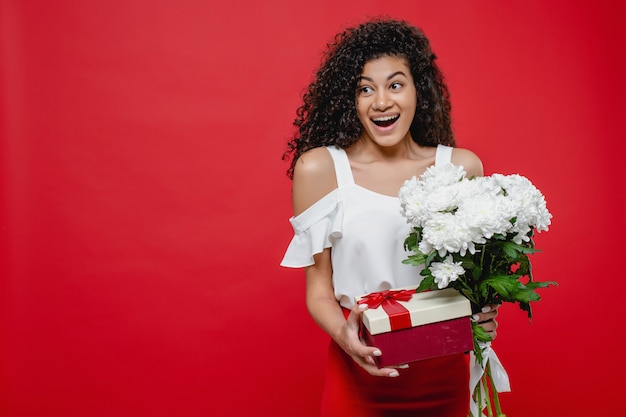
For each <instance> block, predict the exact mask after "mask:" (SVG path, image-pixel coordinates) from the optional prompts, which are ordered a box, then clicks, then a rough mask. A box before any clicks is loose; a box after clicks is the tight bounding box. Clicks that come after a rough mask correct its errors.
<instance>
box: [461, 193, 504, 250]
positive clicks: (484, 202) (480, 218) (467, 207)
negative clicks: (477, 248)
mask: <svg viewBox="0 0 626 417" xmlns="http://www.w3.org/2000/svg"><path fill="white" fill-rule="evenodd" d="M456 215H457V216H458V217H459V218H461V219H462V220H463V222H464V223H466V224H467V225H468V227H469V228H470V229H471V230H473V231H474V234H477V235H480V236H482V237H484V238H487V239H491V237H493V235H494V234H498V233H499V234H506V233H507V232H508V231H509V229H510V228H511V222H510V221H509V220H510V219H511V218H512V217H513V207H512V206H511V205H510V204H507V201H505V200H504V199H503V198H502V197H501V196H500V197H498V196H494V195H491V194H475V195H474V198H466V199H463V200H461V202H460V203H459V210H458V211H457V213H456ZM474 241H475V242H476V243H484V240H483V241H481V242H478V241H477V240H474Z"/></svg>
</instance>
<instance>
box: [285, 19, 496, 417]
mask: <svg viewBox="0 0 626 417" xmlns="http://www.w3.org/2000/svg"><path fill="white" fill-rule="evenodd" d="M435 58H436V57H435V55H434V54H433V53H432V51H431V49H430V45H429V41H428V39H427V38H426V37H425V36H424V34H423V33H422V32H421V31H420V30H419V29H417V28H416V27H414V26H412V25H410V24H408V23H406V22H402V21H394V20H378V19H377V20H372V21H368V22H366V23H363V24H361V25H359V26H356V27H353V28H349V29H346V30H345V31H344V32H342V33H340V34H339V35H337V37H336V38H335V42H334V43H333V44H332V45H330V46H329V48H328V50H327V52H326V54H325V56H324V59H323V62H322V65H321V67H320V69H319V70H318V72H317V74H316V78H315V80H314V81H313V82H312V83H311V84H310V85H309V87H308V90H307V92H306V93H305V94H304V98H303V101H304V103H303V105H302V106H301V107H300V108H299V109H298V118H297V119H296V121H295V125H296V126H297V127H298V128H299V129H298V132H297V133H296V135H295V137H294V138H293V140H292V141H291V142H290V144H289V145H290V150H289V151H288V153H287V155H288V156H289V155H291V156H292V160H291V167H290V170H289V175H290V176H291V177H292V179H293V209H294V217H292V218H291V219H290V221H291V223H292V225H293V227H294V230H295V236H294V238H293V240H292V242H291V243H290V245H289V248H288V249H287V252H286V254H285V257H284V259H283V261H282V263H281V264H282V265H283V266H287V267H304V268H305V271H306V303H307V308H308V310H309V312H310V314H311V316H312V318H313V319H314V320H315V322H316V323H317V324H318V325H319V326H320V327H321V328H322V329H323V330H324V331H325V332H326V333H328V335H329V336H330V337H331V344H330V347H329V355H328V366H327V375H326V384H325V388H324V396H323V401H322V415H325V416H335V415H336V416H357V415H358V416H381V415H384V416H395V415H398V416H400V415H419V416H467V411H468V404H469V389H468V385H469V384H468V366H467V361H466V359H465V356H464V355H463V354H457V355H448V356H444V357H441V358H436V359H430V360H424V361H419V362H414V363H411V364H410V366H406V365H405V366H400V367H396V368H381V369H379V368H378V367H377V366H376V365H375V362H374V358H375V357H376V356H380V355H384V354H385V352H381V351H380V350H379V349H377V348H376V347H373V346H366V345H365V344H363V343H362V342H361V340H360V339H359V321H360V320H361V314H362V313H363V309H362V306H357V305H355V301H354V297H355V296H357V295H362V294H367V293H370V292H374V291H381V290H385V289H390V288H398V287H406V286H411V285H413V286H417V284H418V283H419V280H420V275H419V271H418V270H416V268H415V267H414V266H408V265H404V264H402V260H403V259H405V258H406V257H407V253H405V252H404V249H403V241H404V238H405V237H406V236H407V234H408V232H409V229H408V225H407V224H406V220H405V219H404V218H402V216H401V215H400V209H399V208H400V205H399V204H400V203H399V200H398V198H397V196H398V191H399V189H400V187H401V185H402V184H403V182H404V181H405V180H407V179H409V178H411V177H412V176H414V175H415V176H419V175H421V174H422V173H423V172H424V171H425V170H426V169H427V168H428V167H429V166H431V165H433V164H435V163H436V164H442V163H449V162H452V163H454V164H457V165H463V167H464V168H465V170H466V171H467V175H468V176H472V175H473V176H479V175H482V174H483V168H482V163H481V161H480V159H479V158H478V157H477V156H476V155H475V154H474V153H472V152H471V151H469V150H465V149H459V148H454V149H453V148H452V146H453V145H454V138H453V135H452V130H451V126H450V104H449V97H448V90H447V87H446V85H445V83H444V80H443V76H442V75H441V73H440V71H439V69H438V68H437V66H436V64H435ZM444 145H445V146H444ZM483 311H484V312H482V313H478V314H476V315H475V316H473V319H475V320H478V321H479V323H481V325H482V327H483V328H484V329H485V330H486V331H487V332H488V333H489V334H490V335H491V336H492V337H495V335H496V327H497V323H496V321H495V317H496V316H497V306H487V307H485V308H484V309H483Z"/></svg>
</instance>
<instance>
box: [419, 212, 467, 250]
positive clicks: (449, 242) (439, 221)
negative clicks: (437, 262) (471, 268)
mask: <svg viewBox="0 0 626 417" xmlns="http://www.w3.org/2000/svg"><path fill="white" fill-rule="evenodd" d="M476 238H479V237H477V236H474V235H473V234H472V231H471V230H470V229H469V228H468V227H467V224H465V223H464V222H463V221H462V219H460V218H459V217H457V216H455V215H454V214H452V213H438V214H436V215H433V216H432V217H431V218H430V219H429V220H427V221H426V223H425V224H424V228H423V229H422V240H421V241H420V242H419V244H418V247H419V250H420V251H421V252H422V253H430V252H432V251H433V250H436V251H437V252H438V253H439V256H441V257H444V256H446V255H447V254H449V253H459V254H461V256H464V255H465V253H466V252H467V251H469V252H470V253H475V252H476V250H475V247H474V241H475V239H476Z"/></svg>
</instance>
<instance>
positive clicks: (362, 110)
mask: <svg viewBox="0 0 626 417" xmlns="http://www.w3.org/2000/svg"><path fill="white" fill-rule="evenodd" d="M416 107H417V92H416V90H415V84H414V82H413V77H412V76H411V69H410V68H409V65H408V63H407V61H406V59H404V58H402V57H396V56H383V57H380V58H377V59H373V60H371V61H368V62H367V63H366V64H365V65H364V66H363V72H362V73H361V77H360V80H359V84H358V87H357V92H356V110H357V114H358V116H359V120H360V121H361V124H362V125H363V133H362V135H361V136H362V139H365V140H371V141H373V142H374V143H375V144H377V145H379V146H385V147H388V146H394V145H397V144H398V143H400V142H403V141H407V140H411V141H412V138H411V133H410V132H409V128H410V127H411V123H412V122H413V117H414V116H415V109H416Z"/></svg>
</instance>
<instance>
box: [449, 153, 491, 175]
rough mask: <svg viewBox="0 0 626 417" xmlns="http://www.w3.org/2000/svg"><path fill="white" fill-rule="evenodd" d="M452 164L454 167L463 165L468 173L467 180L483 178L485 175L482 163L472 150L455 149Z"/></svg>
mask: <svg viewBox="0 0 626 417" xmlns="http://www.w3.org/2000/svg"><path fill="white" fill-rule="evenodd" d="M452 163H453V164H454V165H463V168H465V172H467V178H471V177H482V176H483V175H484V170H483V163H482V161H481V160H480V158H479V157H478V156H477V155H476V154H475V153H474V152H472V151H470V150H467V149H462V148H454V149H453V150H452Z"/></svg>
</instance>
